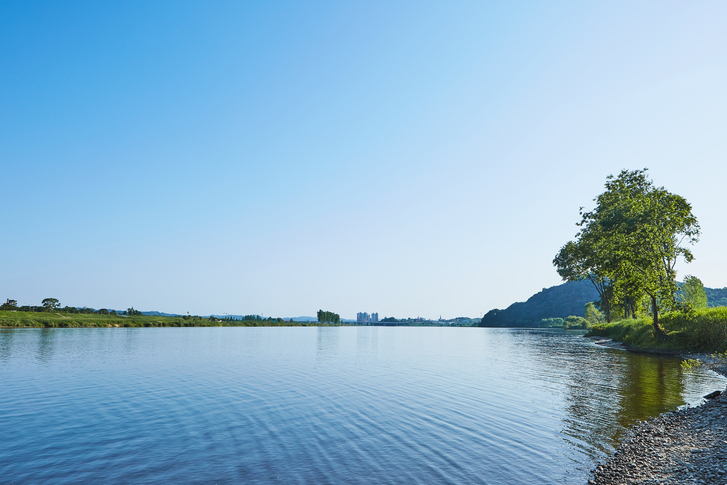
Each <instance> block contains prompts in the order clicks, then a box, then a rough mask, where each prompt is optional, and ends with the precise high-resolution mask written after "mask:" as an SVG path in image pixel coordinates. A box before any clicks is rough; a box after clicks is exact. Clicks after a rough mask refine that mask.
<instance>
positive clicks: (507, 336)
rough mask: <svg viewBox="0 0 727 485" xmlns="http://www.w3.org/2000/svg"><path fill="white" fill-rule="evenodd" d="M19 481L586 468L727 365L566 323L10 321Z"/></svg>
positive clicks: (425, 479) (570, 475)
mask: <svg viewBox="0 0 727 485" xmlns="http://www.w3.org/2000/svg"><path fill="white" fill-rule="evenodd" d="M0 369H1V373H0V429H1V430H2V434H1V435H0V477H3V483H79V482H114V483H159V482H176V483H189V482H195V483H196V482H205V483H206V482H212V483H270V482H276V481H280V483H300V484H319V483H354V484H357V483H358V484H379V483H420V484H436V483H458V484H463V483H483V484H501V483H509V484H517V483H568V484H570V483H584V482H585V481H586V480H587V477H588V470H589V469H590V468H591V467H592V466H593V463H594V460H596V459H598V458H600V457H603V456H604V455H605V454H608V453H611V452H612V451H613V450H614V447H615V446H616V445H617V443H618V439H619V438H620V436H622V434H623V432H624V430H625V429H627V428H628V427H630V426H631V425H632V424H633V423H634V422H635V421H637V420H640V419H646V418H648V417H650V416H654V415H657V414H659V413H661V412H664V411H666V410H670V409H675V408H676V407H678V406H680V405H683V404H685V403H698V402H700V398H701V396H702V395H704V394H706V393H707V392H709V391H712V390H714V389H722V388H724V387H725V382H726V380H725V379H724V378H722V377H721V376H717V375H716V374H713V373H711V372H708V371H704V370H701V369H697V370H695V371H692V372H688V373H684V372H683V371H682V369H681V367H680V365H679V359H675V358H662V357H656V356H650V355H641V354H630V353H626V352H623V351H620V350H615V349H607V348H602V347H599V346H597V345H595V344H593V343H592V342H591V341H589V340H588V339H584V338H582V337H580V336H579V335H576V334H567V333H565V332H563V331H558V330H529V329H481V328H416V327H413V328H395V327H318V328H314V327H306V328H301V327H293V328H277V327H276V328H179V329H178V328H158V329H157V328H153V329H152V328H150V329H146V328H145V329H138V328H128V329H127V328H119V329H39V330H35V329H33V330H0Z"/></svg>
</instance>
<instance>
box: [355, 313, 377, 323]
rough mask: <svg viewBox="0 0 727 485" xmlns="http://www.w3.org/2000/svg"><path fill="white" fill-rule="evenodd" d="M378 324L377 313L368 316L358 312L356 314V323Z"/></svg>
mask: <svg viewBox="0 0 727 485" xmlns="http://www.w3.org/2000/svg"><path fill="white" fill-rule="evenodd" d="M378 322H379V314H378V313H372V314H371V315H369V314H368V313H366V312H360V313H357V314H356V323H378Z"/></svg>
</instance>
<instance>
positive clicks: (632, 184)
mask: <svg viewBox="0 0 727 485" xmlns="http://www.w3.org/2000/svg"><path fill="white" fill-rule="evenodd" d="M595 202H596V208H595V209H594V210H593V211H586V212H584V211H582V210H581V221H580V222H579V223H578V226H580V227H581V230H580V232H579V233H578V234H577V235H576V241H574V242H570V243H568V244H566V245H565V246H564V247H563V248H562V249H561V250H560V252H559V253H558V255H556V258H555V260H554V261H553V263H554V264H555V266H556V267H557V269H558V273H559V274H560V275H561V277H563V279H566V280H572V279H578V278H580V279H582V278H586V277H588V278H592V279H593V278H595V279H597V280H599V281H601V282H602V285H603V287H604V292H603V293H601V291H599V293H601V294H602V304H603V295H605V294H607V292H608V291H610V292H611V297H610V304H612V303H613V302H614V301H618V302H620V303H622V304H623V305H624V313H625V316H629V314H634V313H635V310H636V307H637V304H638V302H639V301H640V300H641V299H642V297H643V296H644V295H647V296H648V297H649V299H650V301H651V313H652V316H653V325H654V329H655V330H656V331H657V333H659V334H660V335H662V336H665V335H666V334H665V332H664V330H663V329H662V328H661V326H660V324H659V311H660V308H672V307H673V304H674V302H675V294H676V291H677V289H678V287H677V284H676V270H675V266H676V263H677V261H678V260H679V259H683V260H684V261H686V262H690V261H692V259H694V255H693V254H692V252H691V251H690V250H689V249H688V248H687V245H689V244H693V243H695V242H697V241H698V240H699V223H698V222H697V219H696V217H695V216H694V215H693V214H692V208H691V205H690V204H689V203H688V202H687V201H686V200H685V199H684V198H683V197H681V196H679V195H676V194H672V193H670V192H668V191H667V190H666V189H665V188H663V187H655V186H654V184H653V182H652V181H651V180H650V179H649V178H648V175H647V169H644V170H632V171H629V170H622V171H621V173H620V174H619V175H618V177H614V176H612V175H611V176H609V177H608V178H607V181H606V191H605V192H603V193H602V194H601V195H599V196H598V197H597V198H596V199H595ZM604 310H605V311H606V314H607V318H609V319H610V317H609V314H610V312H609V311H608V310H607V309H604Z"/></svg>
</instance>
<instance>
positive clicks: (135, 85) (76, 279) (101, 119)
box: [0, 1, 727, 318]
mask: <svg viewBox="0 0 727 485" xmlns="http://www.w3.org/2000/svg"><path fill="white" fill-rule="evenodd" d="M725 25H727V3H725V2H722V1H719V2H707V1H704V2H686V1H684V2H665V1H654V2H613V1H609V2H576V1H573V2H480V1H475V2H449V1H447V2H444V1H442V2H420V1H417V2H405V1H401V2H388V1H386V2H372V1H366V2H355V1H347V2H340V1H330V2H312V1H311V2H282V1H280V2H184V1H174V2H141V1H140V2H95V1H94V2H91V1H89V2H83V1H74V2H32V1H6V2H2V4H0V169H1V172H0V177H2V190H1V191H0V207H1V208H2V214H3V218H4V224H3V229H2V232H0V251H1V252H2V255H3V264H2V270H1V272H0V298H2V299H4V298H14V299H17V300H18V301H19V303H20V304H24V303H27V304H39V303H40V300H41V299H42V298H45V297H56V298H59V299H60V300H61V303H62V304H64V305H65V304H68V305H74V306H81V305H86V306H90V307H94V308H102V307H106V308H117V309H125V308H127V307H129V306H132V305H133V306H134V307H135V308H138V309H141V310H160V311H168V312H179V313H181V312H187V311H189V312H191V313H197V314H209V313H212V312H214V313H223V312H227V313H263V314H265V315H266V316H267V315H274V316H296V315H313V314H315V312H316V311H317V310H318V309H319V308H322V309H324V310H331V311H335V312H338V313H340V314H341V315H342V316H343V317H346V318H353V317H355V314H356V312H359V311H367V312H374V311H376V312H378V313H379V315H380V316H381V317H383V316H384V315H393V316H398V317H403V316H424V317H439V315H442V316H443V317H454V316H476V317H479V316H480V315H481V314H482V313H483V312H486V311H487V310H489V309H491V308H494V307H499V308H503V307H506V306H508V305H509V304H510V303H512V302H514V301H518V300H524V299H526V298H528V297H529V296H530V295H531V294H533V293H535V292H537V291H539V290H540V289H541V288H543V287H548V286H552V285H555V284H558V283H559V278H558V275H557V274H556V272H555V270H554V269H553V267H552V264H551V261H552V258H553V256H554V255H555V253H556V252H557V251H558V249H559V248H560V247H561V246H562V245H563V244H564V243H565V242H567V241H568V240H570V239H572V238H573V236H574V234H575V232H576V229H577V228H576V226H575V222H577V220H578V208H579V207H580V206H586V207H591V206H592V199H593V198H594V197H595V196H596V195H598V194H599V193H600V192H601V191H602V190H603V184H604V182H605V178H606V176H607V175H609V174H612V173H617V172H618V171H619V170H621V169H622V168H628V169H636V168H644V167H648V168H649V169H650V173H651V176H652V178H653V179H654V181H655V183H656V184H657V185H663V186H665V187H666V188H667V189H669V190H670V191H672V192H674V193H677V194H680V195H682V196H684V197H686V198H687V200H688V201H690V202H691V203H692V205H693V209H694V212H695V214H696V215H697V217H698V219H699V221H700V223H701V226H702V229H703V236H702V241H701V242H700V243H699V244H698V245H696V247H695V248H694V252H695V255H696V258H697V259H696V261H695V262H694V263H692V264H690V265H686V264H681V265H680V266H679V267H678V269H679V271H680V278H681V277H683V276H684V275H686V274H694V275H696V276H698V277H700V278H701V279H702V280H703V282H704V283H705V285H707V286H712V287H724V286H727V251H726V248H727V229H725V227H726V225H727V220H726V216H725V208H727V195H726V194H727V192H726V190H725V187H726V186H727V185H726V182H725V181H726V180H727V160H726V155H727V136H726V135H725V134H726V133H727V29H726V28H725Z"/></svg>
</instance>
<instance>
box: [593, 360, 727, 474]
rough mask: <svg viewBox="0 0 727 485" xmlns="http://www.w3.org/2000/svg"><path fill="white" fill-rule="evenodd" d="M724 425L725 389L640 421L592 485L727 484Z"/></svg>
mask: <svg viewBox="0 0 727 485" xmlns="http://www.w3.org/2000/svg"><path fill="white" fill-rule="evenodd" d="M715 370H717V371H718V372H720V373H722V374H725V375H727V372H725V371H726V370H727V369H725V368H721V369H715ZM726 425H727V391H725V392H721V393H720V394H715V396H714V397H713V398H712V399H711V400H710V401H708V402H707V403H705V404H703V405H702V406H699V407H696V408H687V409H683V410H680V411H672V412H669V413H665V414H662V415H661V416H658V417H656V418H654V419H651V420H649V421H641V422H639V423H637V424H636V425H635V426H634V427H633V428H632V429H631V431H630V432H629V434H628V435H627V437H626V439H624V440H623V441H622V443H621V445H620V446H619V448H618V450H617V451H616V453H614V454H613V455H612V456H611V457H609V458H608V459H607V460H606V461H605V462H604V463H601V464H599V465H598V466H597V467H596V468H595V469H594V470H593V471H592V478H591V479H590V480H588V485H626V484H629V485H654V484H659V485H676V484H687V483H689V484H690V483H704V484H710V485H727V473H726V472H725V466H726V464H727V427H726Z"/></svg>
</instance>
